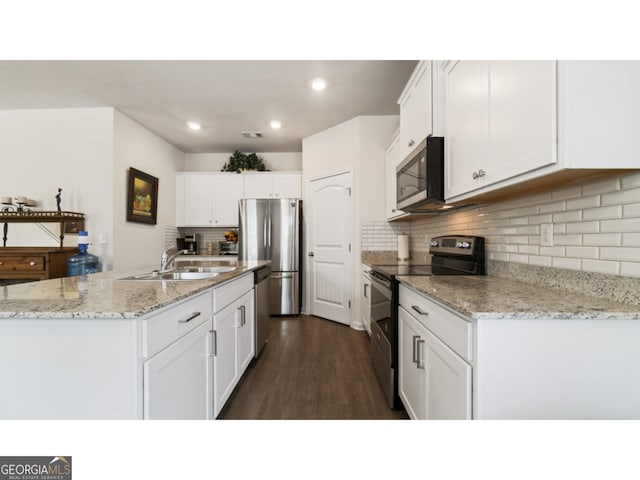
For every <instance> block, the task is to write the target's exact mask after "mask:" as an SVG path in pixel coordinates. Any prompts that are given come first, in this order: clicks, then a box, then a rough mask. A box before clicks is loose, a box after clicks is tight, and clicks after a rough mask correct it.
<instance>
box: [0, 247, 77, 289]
mask: <svg viewBox="0 0 640 480" xmlns="http://www.w3.org/2000/svg"><path fill="white" fill-rule="evenodd" d="M76 253H78V248H77V247H65V248H57V247H3V248H0V280H22V281H29V280H48V279H50V278H59V277H66V276H67V260H68V259H69V257H71V256H73V255H75V254H76Z"/></svg>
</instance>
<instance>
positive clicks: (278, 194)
mask: <svg viewBox="0 0 640 480" xmlns="http://www.w3.org/2000/svg"><path fill="white" fill-rule="evenodd" d="M273 196H274V197H275V198H302V175H300V174H299V173H282V174H277V173H276V174H273Z"/></svg>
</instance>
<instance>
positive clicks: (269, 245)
mask: <svg viewBox="0 0 640 480" xmlns="http://www.w3.org/2000/svg"><path fill="white" fill-rule="evenodd" d="M239 225H240V231H239V237H240V238H239V245H238V258H239V259H240V260H271V276H270V277H269V313H270V314H271V315H298V314H299V313H300V304H301V299H302V275H301V273H302V272H301V270H300V266H301V264H302V262H301V254H302V201H301V200H296V199H286V198H281V199H255V198H250V199H244V200H240V213H239Z"/></svg>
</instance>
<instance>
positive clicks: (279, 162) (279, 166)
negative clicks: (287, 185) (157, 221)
mask: <svg viewBox="0 0 640 480" xmlns="http://www.w3.org/2000/svg"><path fill="white" fill-rule="evenodd" d="M231 155H232V154H231V153H187V154H185V161H184V169H183V171H185V172H219V171H220V170H222V167H223V165H224V164H225V163H226V162H228V161H229V157H230V156H231ZM257 155H258V157H260V158H262V160H263V161H264V164H265V166H266V167H267V169H269V170H273V171H278V172H299V171H300V170H302V152H266V153H259V152H257Z"/></svg>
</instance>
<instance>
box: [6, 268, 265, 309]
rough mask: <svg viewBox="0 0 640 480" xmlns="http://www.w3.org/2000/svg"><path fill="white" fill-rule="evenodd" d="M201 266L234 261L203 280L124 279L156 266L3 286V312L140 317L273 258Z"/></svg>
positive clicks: (223, 281)
mask: <svg viewBox="0 0 640 480" xmlns="http://www.w3.org/2000/svg"><path fill="white" fill-rule="evenodd" d="M179 263H180V264H181V265H184V264H185V263H186V264H191V263H196V264H197V265H201V266H216V265H225V266H226V265H233V266H236V267H237V269H236V270H235V271H233V272H228V273H222V274H220V275H218V276H215V277H212V278H209V279H205V280H181V281H175V280H173V281H169V280H167V281H159V280H148V281H144V280H124V279H123V278H124V277H127V276H130V275H134V274H140V273H146V272H150V271H151V270H153V268H149V269H146V270H137V271H129V272H103V273H95V274H92V275H85V276H77V277H63V278H56V279H52V280H42V281H39V282H29V283H20V284H16V285H7V286H1V287H0V318H136V317H139V316H140V315H144V314H146V313H149V312H152V311H154V310H157V309H159V308H162V307H165V306H167V305H170V304H172V303H174V302H177V301H179V300H182V299H184V298H187V297H189V296H191V295H193V294H196V293H198V292H201V291H204V290H207V289H208V288H211V287H214V286H216V285H220V284H222V283H225V282H227V281H229V280H232V279H234V278H236V277H238V276H240V275H242V274H244V273H246V272H249V271H252V270H255V269H257V268H259V267H261V266H263V265H267V264H269V263H270V262H269V261H268V260H259V261H239V260H227V261H213V260H210V261H195V260H194V259H189V260H186V261H183V260H182V259H181V260H180V262H179Z"/></svg>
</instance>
